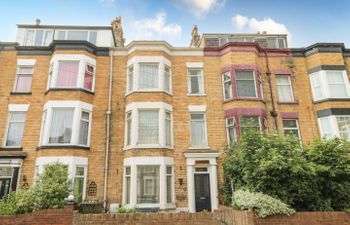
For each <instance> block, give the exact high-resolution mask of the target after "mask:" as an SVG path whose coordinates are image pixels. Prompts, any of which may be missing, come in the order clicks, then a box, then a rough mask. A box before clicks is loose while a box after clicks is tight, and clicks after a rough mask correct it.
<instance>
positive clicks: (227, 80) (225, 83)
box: [222, 71, 233, 100]
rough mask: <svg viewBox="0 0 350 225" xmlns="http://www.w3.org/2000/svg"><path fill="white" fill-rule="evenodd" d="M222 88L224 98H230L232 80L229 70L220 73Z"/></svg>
mask: <svg viewBox="0 0 350 225" xmlns="http://www.w3.org/2000/svg"><path fill="white" fill-rule="evenodd" d="M222 89H223V96H224V100H228V99H231V98H232V97H233V96H232V80H231V72H230V71H227V72H225V73H223V74H222Z"/></svg>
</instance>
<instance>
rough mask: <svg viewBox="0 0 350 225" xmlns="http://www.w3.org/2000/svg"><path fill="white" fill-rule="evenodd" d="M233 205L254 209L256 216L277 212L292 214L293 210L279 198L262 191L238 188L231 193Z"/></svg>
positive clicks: (242, 208)
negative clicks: (255, 191)
mask: <svg viewBox="0 0 350 225" xmlns="http://www.w3.org/2000/svg"><path fill="white" fill-rule="evenodd" d="M232 204H233V205H232V206H233V207H234V208H236V209H240V210H247V209H248V210H254V211H255V212H256V214H257V216H258V217H262V218H264V217H266V216H271V215H277V214H285V215H288V216H290V215H292V214H293V213H295V210H294V209H292V208H290V206H288V205H287V204H285V203H283V202H281V201H280V200H279V199H276V198H273V197H271V196H269V195H265V194H262V193H254V192H249V191H243V190H238V191H235V192H234V193H233V203H232Z"/></svg>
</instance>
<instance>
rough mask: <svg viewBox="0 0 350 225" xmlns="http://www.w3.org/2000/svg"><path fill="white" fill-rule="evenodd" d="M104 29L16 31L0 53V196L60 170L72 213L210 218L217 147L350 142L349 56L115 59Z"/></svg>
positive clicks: (322, 52) (218, 51) (141, 44)
mask: <svg viewBox="0 0 350 225" xmlns="http://www.w3.org/2000/svg"><path fill="white" fill-rule="evenodd" d="M122 34H123V31H122V28H121V20H120V18H116V19H115V20H114V21H113V22H112V25H111V26H101V27H96V26H54V25H40V22H39V21H38V22H37V24H35V25H18V35H17V38H16V42H15V43H0V72H1V74H2V76H1V78H0V79H1V82H0V102H1V104H0V115H1V118H2V119H1V120H0V127H1V128H0V139H1V141H2V142H1V143H2V146H1V148H0V149H1V151H0V195H1V196H4V195H6V194H8V193H9V192H10V191H11V190H12V191H15V190H18V189H19V188H21V187H23V186H27V185H31V184H32V183H33V182H34V180H35V177H36V176H37V175H38V174H40V173H42V172H43V171H44V168H45V165H47V164H48V163H52V162H56V161H59V162H61V163H63V164H65V165H67V168H68V172H69V179H71V180H72V194H74V196H75V200H76V201H82V200H85V199H98V200H103V201H104V202H105V203H106V207H108V206H109V205H111V206H112V205H113V204H119V205H120V206H123V207H129V208H139V209H144V210H174V209H176V210H184V211H190V212H195V211H202V210H208V211H211V210H214V209H216V208H218V205H219V194H218V187H219V185H220V183H222V181H223V171H222V162H223V160H224V155H225V153H224V149H225V146H226V145H227V144H233V143H234V142H235V141H237V138H238V137H239V135H240V134H241V133H242V132H244V130H245V129H251V128H252V127H253V128H256V129H258V130H260V131H261V132H279V133H281V134H286V135H287V134H290V135H295V136H296V137H297V138H299V139H300V141H301V142H302V143H303V144H305V145H307V144H309V143H310V142H311V141H312V140H314V139H315V138H321V137H322V138H329V137H332V136H340V137H343V138H346V139H350V126H349V125H350V101H349V99H350V89H349V79H348V74H349V73H350V71H349V67H348V66H347V65H349V63H350V50H349V49H346V48H345V46H344V45H343V44H338V43H317V44H314V45H312V46H309V47H306V48H288V43H287V37H286V35H270V34H266V33H259V34H203V35H202V36H201V37H200V36H199V35H198V30H197V28H196V27H195V28H194V30H193V32H192V40H191V45H190V46H189V47H173V46H171V45H170V44H168V43H167V42H165V41H132V42H130V43H129V44H128V45H126V46H125V45H124V38H123V35H122Z"/></svg>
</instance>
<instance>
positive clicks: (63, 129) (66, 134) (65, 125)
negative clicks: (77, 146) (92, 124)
mask: <svg viewBox="0 0 350 225" xmlns="http://www.w3.org/2000/svg"><path fill="white" fill-rule="evenodd" d="M73 113H74V110H73V109H53V112H52V121H51V130H50V137H49V143H50V144H67V143H70V142H71V136H72V125H73Z"/></svg>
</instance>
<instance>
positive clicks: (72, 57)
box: [46, 54, 96, 93]
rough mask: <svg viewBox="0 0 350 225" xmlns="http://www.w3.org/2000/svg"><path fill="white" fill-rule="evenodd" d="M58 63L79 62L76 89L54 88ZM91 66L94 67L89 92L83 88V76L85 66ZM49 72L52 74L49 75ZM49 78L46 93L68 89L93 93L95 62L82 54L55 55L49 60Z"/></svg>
mask: <svg viewBox="0 0 350 225" xmlns="http://www.w3.org/2000/svg"><path fill="white" fill-rule="evenodd" d="M59 61H79V68H78V75H77V86H76V87H56V82H57V75H58V70H59ZM87 65H91V66H93V67H94V75H93V81H92V88H91V90H88V89H85V88H84V74H85V70H86V66H87ZM51 66H52V68H51ZM50 72H52V74H51V75H50ZM48 73H49V75H48V76H49V78H48V82H47V87H46V91H50V90H57V89H58V90H59V89H62V90H67V89H68V90H69V89H81V90H86V91H88V92H92V93H93V92H94V90H95V82H96V60H95V59H93V58H91V57H89V56H87V55H83V54H55V55H54V56H53V57H52V58H51V60H50V66H49V72H48Z"/></svg>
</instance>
